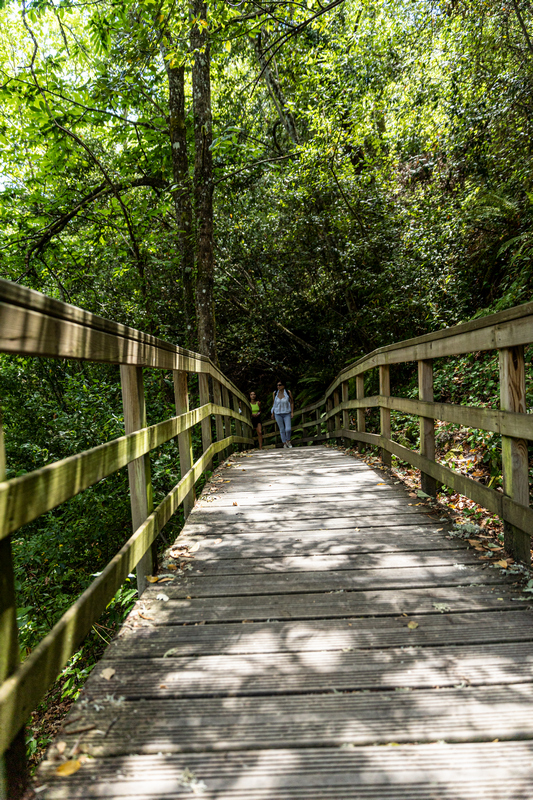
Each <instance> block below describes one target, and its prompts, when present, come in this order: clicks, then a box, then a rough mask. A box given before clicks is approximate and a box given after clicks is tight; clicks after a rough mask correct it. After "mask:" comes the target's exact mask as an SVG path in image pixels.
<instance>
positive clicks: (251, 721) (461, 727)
mask: <svg viewBox="0 0 533 800" xmlns="http://www.w3.org/2000/svg"><path fill="white" fill-rule="evenodd" d="M532 703H533V687H532V686H531V684H517V685H512V686H496V687H492V686H491V687H471V688H470V689H466V690H465V689H464V688H462V689H446V690H443V691H440V692H435V691H428V690H425V689H421V690H418V691H416V692H414V693H408V692H407V693H398V692H394V691H392V692H390V691H382V692H379V693H376V692H374V693H372V694H371V695H368V694H367V693H363V692H358V693H351V694H342V695H334V694H322V695H311V696H307V697H306V696H304V697H302V696H290V695H289V696H284V697H282V698H280V697H275V696H274V697H268V698H255V697H239V698H214V699H200V700H198V699H188V700H187V701H180V700H174V699H173V700H170V699H169V700H167V701H161V700H148V701H146V702H135V701H132V700H127V701H125V702H124V703H122V704H121V705H120V706H118V707H117V706H116V705H115V704H112V703H109V702H108V703H105V702H104V707H103V709H102V710H101V711H98V712H96V711H92V712H89V714H88V715H87V719H86V723H87V724H88V725H94V728H93V730H90V731H88V732H87V734H86V735H85V736H84V738H83V744H82V745H81V748H80V749H81V751H82V752H84V753H87V754H88V755H90V756H91V757H99V758H101V757H110V756H114V757H117V756H122V755H127V754H128V753H130V752H132V751H133V752H136V753H143V754H145V755H148V754H157V753H158V752H161V751H162V750H164V751H165V752H171V753H186V752H206V751H207V752H213V751H215V752H216V751H221V750H226V751H231V750H236V749H241V750H248V749H252V748H266V747H268V746H269V745H270V746H274V747H275V746H276V744H277V743H278V742H279V741H283V742H284V744H285V746H286V747H290V746H292V747H298V748H300V747H306V746H307V747H308V746H311V745H313V746H317V745H318V746H322V747H339V746H340V745H343V744H344V745H346V744H348V743H349V744H351V745H355V746H358V747H361V746H364V745H372V744H387V743H388V742H390V741H396V742H404V743H409V742H417V743H418V744H420V743H424V742H428V743H429V742H431V741H432V740H433V735H434V734H433V731H434V730H438V731H439V732H440V735H441V736H442V739H444V740H445V741H446V742H448V743H450V742H469V741H473V740H474V741H476V740H477V741H491V739H492V738H494V737H495V736H498V738H500V737H501V738H511V737H512V738H516V739H521V738H529V736H530V735H531V728H532V725H531V719H530V715H529V708H530V706H531V704H532ZM135 715H136V716H137V719H136V725H135V727H133V728H132V725H131V719H132V718H134V717H135ZM401 718H404V719H405V725H404V726H402V727H401V728H400V729H399V728H398V722H397V721H398V720H399V719H401ZM112 719H115V720H116V722H115V724H113V726H112V728H111V730H110V732H109V734H108V735H107V736H105V737H103V736H102V733H98V731H105V730H106V729H107V728H108V727H109V724H110V722H111V720H112ZM68 727H69V726H67V727H66V729H65V731H64V733H63V736H62V738H63V740H64V741H66V743H67V746H70V747H72V746H73V745H74V743H75V741H76V737H77V734H76V733H72V734H69V732H68ZM70 727H73V728H74V729H76V726H75V725H72V726H70Z"/></svg>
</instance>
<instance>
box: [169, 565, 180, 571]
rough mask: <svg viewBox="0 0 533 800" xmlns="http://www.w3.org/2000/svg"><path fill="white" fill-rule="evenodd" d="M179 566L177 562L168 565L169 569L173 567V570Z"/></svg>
mask: <svg viewBox="0 0 533 800" xmlns="http://www.w3.org/2000/svg"><path fill="white" fill-rule="evenodd" d="M177 568H178V567H177V566H176V564H169V565H168V567H167V569H172V570H174V569H177Z"/></svg>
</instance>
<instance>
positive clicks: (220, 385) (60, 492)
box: [0, 280, 253, 796]
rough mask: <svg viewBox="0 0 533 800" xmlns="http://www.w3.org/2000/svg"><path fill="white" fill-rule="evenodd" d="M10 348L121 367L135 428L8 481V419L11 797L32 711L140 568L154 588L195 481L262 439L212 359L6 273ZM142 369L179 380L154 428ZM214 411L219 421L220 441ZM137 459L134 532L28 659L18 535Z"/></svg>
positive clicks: (2, 637)
mask: <svg viewBox="0 0 533 800" xmlns="http://www.w3.org/2000/svg"><path fill="white" fill-rule="evenodd" d="M0 352H3V353H11V354H18V355H32V356H48V357H55V358H72V359H79V360H88V361H94V362H100V363H112V364H119V365H120V374H121V383H122V398H123V406H124V420H125V428H126V433H125V435H124V436H121V437H120V438H118V439H114V440H112V441H109V442H105V443H104V444H101V445H98V446H97V447H94V448H92V449H90V450H86V451H84V452H82V453H77V454H76V455H73V456H70V457H69V458H65V459H62V460H61V461H57V462H54V463H53V464H49V465H47V466H45V467H43V468H41V469H38V470H35V471H33V472H30V473H28V474H26V475H23V476H21V477H19V478H14V479H11V480H5V479H4V474H3V473H4V469H5V466H4V463H5V462H4V448H3V429H2V424H1V422H0V755H1V754H4V753H5V760H4V758H1V757H0V796H2V792H3V791H4V792H5V793H6V794H9V786H8V785H9V775H6V772H5V769H4V768H3V767H2V763H4V764H5V763H7V762H9V763H11V765H13V761H14V760H15V761H16V760H17V759H18V760H19V764H18V768H20V769H23V768H24V766H23V764H22V763H20V752H21V747H20V743H21V742H20V740H21V735H22V731H23V726H24V723H25V721H26V719H27V718H28V715H29V714H30V712H31V711H32V710H33V709H34V708H35V707H36V706H37V705H38V703H39V702H40V700H41V699H42V697H43V696H44V694H45V693H46V691H47V690H48V689H49V688H50V686H51V685H52V683H53V682H54V680H55V679H56V677H57V676H58V675H59V674H60V672H61V670H62V669H63V667H64V666H65V664H66V663H67V662H68V660H69V658H70V657H71V656H72V655H73V654H74V653H75V651H76V649H77V648H78V647H79V645H80V644H81V642H82V641H83V639H84V638H85V636H86V635H87V633H88V632H89V631H90V629H91V626H92V625H93V624H94V622H96V621H97V620H98V618H99V616H100V615H101V614H102V612H103V611H104V610H105V608H106V606H107V604H108V603H109V602H110V601H111V600H112V598H113V596H114V595H115V593H116V591H117V590H118V588H119V587H120V586H121V585H122V583H123V582H124V580H125V579H126V577H127V575H128V574H129V573H130V572H131V571H132V570H133V569H135V568H137V585H138V589H139V594H140V593H141V592H142V591H143V589H144V588H145V586H146V585H147V581H146V577H147V576H148V575H150V574H153V572H154V571H155V567H156V563H155V559H154V555H153V553H152V546H153V543H154V542H155V540H156V538H157V536H158V535H159V532H160V531H161V529H162V528H163V526H164V525H165V524H166V522H168V520H169V519H170V517H171V516H172V515H173V514H174V513H175V511H176V510H177V509H178V507H179V506H180V505H181V504H183V507H184V513H185V516H187V515H188V513H189V511H190V509H191V507H192V503H193V502H194V485H195V483H196V482H197V480H198V479H199V478H200V477H201V475H202V474H203V473H204V472H205V470H206V469H207V468H208V467H209V466H210V464H211V462H212V460H213V457H214V456H215V455H217V454H218V453H221V452H222V453H224V454H226V455H228V454H229V453H230V452H231V448H232V447H233V445H235V444H248V445H252V444H253V438H252V436H251V433H252V425H251V416H250V404H249V401H248V398H247V397H246V396H245V395H244V394H243V393H242V392H241V391H240V390H239V389H238V388H237V387H236V386H235V385H234V384H233V383H232V381H230V380H229V379H228V378H227V377H226V376H225V375H224V374H223V373H222V372H221V370H220V369H219V368H218V367H217V366H216V365H214V364H213V363H212V361H211V360H210V359H209V358H207V357H206V356H204V355H201V354H199V353H195V352H193V351H191V350H186V349H184V348H182V347H178V346H176V345H173V344H171V343H169V342H165V341H163V340H161V339H158V338H156V337H154V336H151V335H149V334H146V333H143V332H141V331H138V330H135V329H134V328H130V327H128V326H125V325H120V324H118V323H116V322H112V321H110V320H106V319H103V318H102V317H98V316H97V315H95V314H91V313H90V312H88V311H84V310H83V309H80V308H76V307H75V306H72V305H68V304H66V303H62V302H60V301H58V300H54V299H52V298H49V297H46V296H45V295H42V294H40V293H39V292H35V291H32V290H30V289H26V288H25V287H22V286H18V285H17V284H13V283H10V282H9V281H4V280H0ZM143 367H152V368H156V369H164V370H172V372H173V377H174V392H175V399H176V416H174V417H172V418H171V419H168V420H165V421H163V422H160V423H158V424H156V425H152V426H148V425H147V422H146V411H145V400H144V384H143V372H142V368H143ZM188 373H196V374H197V375H198V384H199V392H200V406H199V407H198V408H195V409H193V410H189V394H188V388H187V376H188ZM210 384H211V385H210ZM212 417H214V418H215V423H216V441H215V442H213V441H212V427H211V418H212ZM0 420H1V418H0ZM232 420H233V423H232ZM198 424H200V425H201V430H202V450H203V452H202V455H201V456H200V458H198V459H197V461H196V462H195V463H194V464H193V463H192V439H191V430H192V428H193V427H194V426H195V425H198ZM175 437H177V439H178V445H179V453H180V468H181V479H180V481H179V482H178V484H177V485H176V486H175V487H174V488H173V489H172V490H171V491H170V492H169V494H167V496H166V497H165V498H164V500H163V501H162V502H161V503H160V504H159V505H158V506H157V508H156V509H155V510H152V507H151V506H152V502H151V496H152V488H151V478H150V463H149V460H148V459H149V453H150V451H151V450H153V449H154V448H156V447H158V446H159V445H161V444H163V443H164V442H167V441H169V440H170V439H173V438H175ZM126 465H128V472H129V484H130V496H131V508H132V527H133V535H132V536H131V538H130V539H129V540H128V541H127V542H126V544H125V545H124V546H123V547H122V548H121V550H120V551H119V553H117V555H116V556H115V557H114V558H113V559H112V560H111V562H110V563H109V564H108V565H107V566H106V567H105V568H104V570H103V572H102V573H101V574H100V575H99V576H98V577H97V578H96V579H95V580H94V581H93V582H92V583H91V584H90V586H89V587H88V588H87V589H86V590H85V592H83V594H82V595H81V596H80V597H79V598H78V600H76V602H75V603H74V604H73V605H72V606H71V607H70V608H69V609H68V611H67V612H66V613H65V614H64V615H63V616H62V617H61V619H60V620H59V621H58V622H57V623H56V625H55V626H54V627H53V628H52V630H51V631H50V632H49V633H48V634H47V636H46V637H45V638H44V639H43V640H42V641H41V642H40V644H39V645H38V646H37V647H36V648H35V650H34V651H33V652H32V653H31V654H30V655H29V656H28V658H27V659H26V660H25V661H24V663H23V664H21V665H20V664H18V652H19V650H18V637H17V626H16V606H15V593H14V572H13V559H12V553H11V534H12V533H13V532H14V531H16V530H17V529H18V528H20V527H21V526H22V525H25V524H26V523H28V522H31V521H32V520H34V519H36V518H37V517H39V516H40V515H41V514H44V513H46V512H47V511H50V510H51V509H53V508H55V507H56V506H58V505H60V504H61V503H63V502H65V501H66V500H69V499H70V498H72V497H74V496H75V495H77V494H79V492H81V491H83V490H85V489H87V488H88V487H89V486H91V485H93V484H94V483H96V482H97V481H99V480H102V479H103V478H105V477H107V476H108V475H111V474H112V473H114V472H116V471H117V470H119V469H121V468H122V467H124V466H126ZM22 744H23V742H22ZM22 749H23V748H22ZM2 784H3V785H2ZM6 785H7V786H8V788H7V789H6ZM13 796H14V795H13Z"/></svg>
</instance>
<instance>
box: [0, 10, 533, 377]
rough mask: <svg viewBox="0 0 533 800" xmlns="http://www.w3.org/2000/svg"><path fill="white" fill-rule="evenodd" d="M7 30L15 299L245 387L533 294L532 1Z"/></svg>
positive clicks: (137, 19)
mask: <svg viewBox="0 0 533 800" xmlns="http://www.w3.org/2000/svg"><path fill="white" fill-rule="evenodd" d="M0 13H1V15H2V27H1V32H0V69H1V73H2V75H1V89H0V92H1V104H0V107H1V111H0V146H1V155H0V159H1V165H0V169H1V172H2V181H1V183H0V215H1V225H0V228H1V234H0V236H1V241H0V275H1V276H2V277H4V278H8V279H10V280H16V281H19V282H21V283H23V284H25V285H28V286H31V287H32V288H35V289H38V290H39V291H43V292H46V293H47V294H50V295H52V296H55V297H59V298H61V299H63V300H65V301H67V302H71V303H74V304H76V305H80V306H83V307H84V308H87V309H89V310H91V311H94V312H96V313H98V314H100V315H102V316H104V317H108V318H111V319H115V320H117V321H120V322H125V323H129V324H133V325H134V326H136V327H138V328H141V329H144V330H147V331H149V332H151V333H154V334H157V335H159V336H161V337H163V338H166V339H169V340H171V341H173V342H176V343H178V344H183V345H186V346H190V347H191V348H194V349H200V350H202V352H206V353H208V354H210V355H211V356H212V357H213V358H218V359H219V361H220V365H221V367H222V368H223V369H224V370H225V371H226V372H227V373H228V374H229V375H230V376H231V377H232V378H234V379H235V380H236V381H237V383H239V384H241V385H242V386H243V388H246V386H247V385H248V384H249V383H250V382H251V381H259V383H260V384H261V383H268V382H269V381H271V380H272V378H273V377H274V376H275V375H276V374H283V375H284V376H286V377H287V378H288V379H289V380H290V381H291V382H292V384H293V385H295V386H296V385H299V386H300V387H301V388H303V387H304V386H306V385H307V386H308V388H309V390H311V389H312V387H313V386H316V388H317V390H321V389H323V388H324V386H325V385H326V384H327V382H328V381H329V379H330V378H331V377H332V376H333V375H334V374H335V373H336V372H337V370H338V369H339V368H340V367H342V366H343V365H344V364H346V363H347V362H350V361H353V360H354V359H355V358H357V357H358V356H360V355H361V354H363V353H364V352H368V351H369V350H371V349H373V348H374V347H376V346H380V345H383V344H387V343H389V342H392V341H397V340H399V339H402V338H406V337H408V336H412V335H416V334H419V333H424V332H426V331H429V330H433V329H438V328H441V327H443V326H446V325H450V324H454V323H456V322H459V321H462V320H464V319H468V318H470V317H472V316H474V315H476V314H484V313H487V312H488V311H489V310H497V309H501V308H505V307H507V306H510V305H515V304H518V303H520V302H524V301H525V300H526V299H528V298H529V297H530V294H531V252H532V246H533V240H532V234H531V221H532V201H533V195H532V193H531V192H532V185H531V184H532V174H533V173H532V169H531V159H532V146H531V142H532V140H533V137H532V130H531V126H532V122H531V120H532V118H533V115H532V113H531V112H532V102H533V101H532V99H531V98H532V97H533V92H532V82H533V71H532V70H533V40H532V36H531V34H530V31H531V22H532V15H533V9H532V7H531V5H530V3H529V2H527V1H525V0H510V2H503V3H502V2H496V1H495V0H488V2H485V0H483V1H481V0H473V1H472V2H461V0H446V1H444V0H443V1H442V2H418V1H416V0H415V1H414V2H404V1H403V0H376V1H374V0H333V2H330V3H329V4H324V3H323V2H321V1H320V0H306V2H300V1H299V0H298V1H297V2H285V1H284V0H283V1H282V0H274V2H269V3H267V2H261V0H242V1H241V2H235V3H231V2H218V1H217V2H209V3H207V4H205V3H203V2H201V0H192V1H191V2H190V3H189V4H184V3H182V4H176V3H173V2H170V0H143V2H138V1H137V0H117V1H113V2H111V0H91V1H90V2H77V1H73V0H59V1H58V0H33V2H26V0H24V1H23V2H22V3H14V2H8V3H6V4H5V6H4V8H3V10H2V11H1V12H0ZM209 325H211V326H212V329H211V328H210V327H209ZM206 326H207V327H206ZM215 329H216V333H215Z"/></svg>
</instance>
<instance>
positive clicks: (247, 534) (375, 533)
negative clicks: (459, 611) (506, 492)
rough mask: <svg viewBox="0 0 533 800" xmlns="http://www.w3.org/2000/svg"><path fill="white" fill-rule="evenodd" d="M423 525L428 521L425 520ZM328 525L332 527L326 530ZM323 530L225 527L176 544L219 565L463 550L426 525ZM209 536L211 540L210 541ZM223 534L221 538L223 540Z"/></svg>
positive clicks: (187, 533)
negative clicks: (283, 558)
mask: <svg viewBox="0 0 533 800" xmlns="http://www.w3.org/2000/svg"><path fill="white" fill-rule="evenodd" d="M422 522H424V520H422ZM328 523H329V524H328ZM323 524H324V527H323V528H322V529H320V528H319V529H317V528H316V527H313V529H312V530H308V531H305V530H301V529H298V528H296V529H294V530H293V529H291V528H288V526H284V530H283V537H282V538H280V536H279V529H280V528H279V524H277V523H276V524H273V525H271V526H269V528H268V529H266V530H265V527H264V526H263V525H259V526H255V527H253V528H251V526H248V525H247V526H246V527H244V528H243V527H240V526H225V528H224V530H221V529H220V528H216V529H214V530H213V529H212V528H211V527H210V526H209V525H198V526H196V525H195V526H194V528H193V529H192V530H191V528H190V527H189V526H188V527H187V528H186V529H185V530H184V531H183V533H182V534H181V536H180V538H179V540H178V542H177V544H179V545H182V544H190V545H191V546H192V545H194V544H198V545H199V550H198V551H197V555H196V557H197V558H202V557H203V555H202V554H205V557H206V558H209V557H215V558H216V559H217V560H226V559H231V560H233V559H238V558H254V557H257V553H258V552H260V553H261V554H262V555H263V556H270V557H276V556H277V557H280V556H284V555H287V553H298V554H301V555H320V554H330V555H335V554H339V555H342V554H347V553H359V554H363V553H373V554H378V553H416V552H431V551H432V550H444V549H446V550H451V551H453V552H458V551H461V550H464V549H465V544H464V542H463V541H462V540H459V539H443V538H442V536H441V534H440V533H435V529H434V528H432V527H429V526H428V525H423V524H422V525H408V526H405V527H403V528H402V527H387V526H385V527H382V528H377V527H376V528H364V529H362V530H361V529H359V528H353V529H352V530H349V529H340V530H336V531H335V533H334V534H333V535H332V534H328V531H331V530H335V528H334V526H335V525H336V524H338V523H337V522H336V520H334V519H333V520H328V521H327V523H324V522H323ZM207 534H209V535H207ZM221 534H223V536H222V535H221Z"/></svg>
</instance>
